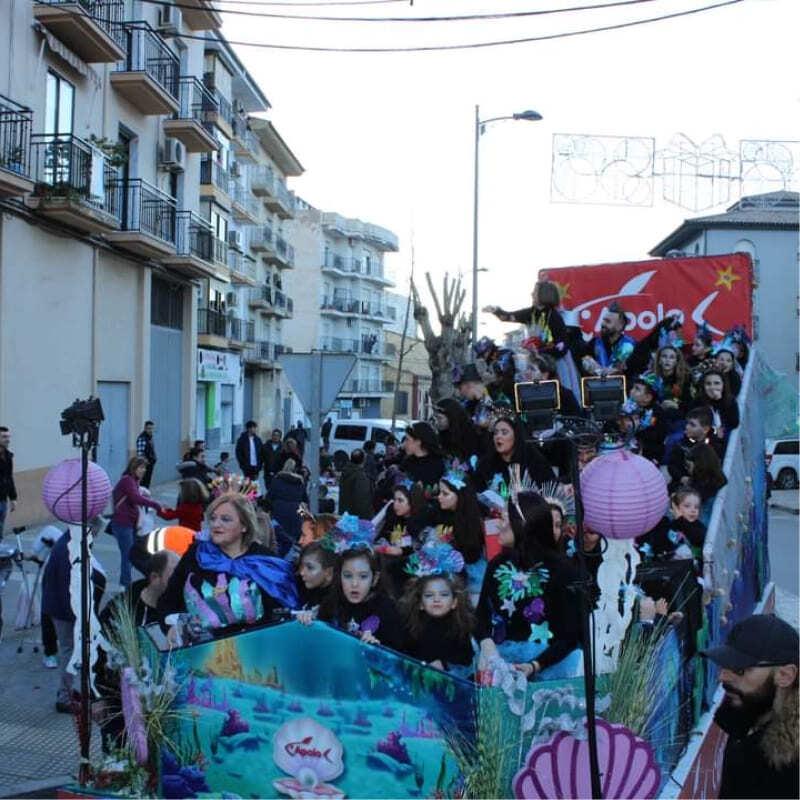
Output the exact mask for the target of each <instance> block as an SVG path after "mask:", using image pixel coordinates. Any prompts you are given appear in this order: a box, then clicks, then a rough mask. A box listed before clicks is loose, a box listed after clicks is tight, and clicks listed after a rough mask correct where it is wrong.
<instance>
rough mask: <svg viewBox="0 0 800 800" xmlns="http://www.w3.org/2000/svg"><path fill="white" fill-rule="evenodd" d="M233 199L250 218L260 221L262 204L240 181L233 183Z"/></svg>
mask: <svg viewBox="0 0 800 800" xmlns="http://www.w3.org/2000/svg"><path fill="white" fill-rule="evenodd" d="M231 197H232V199H233V202H234V203H236V205H237V206H239V207H240V208H241V209H242V210H243V211H244V212H245V213H246V214H247V215H248V216H250V217H252V218H253V219H258V212H259V206H260V203H259V202H258V199H257V198H256V196H255V195H254V194H253V193H252V192H251V191H250V190H249V189H247V188H245V187H244V186H243V185H242V184H241V183H239V181H233V183H232V186H231Z"/></svg>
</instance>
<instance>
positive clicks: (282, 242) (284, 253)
mask: <svg viewBox="0 0 800 800" xmlns="http://www.w3.org/2000/svg"><path fill="white" fill-rule="evenodd" d="M275 252H276V253H277V254H278V255H279V256H280V258H281V260H282V261H283V262H284V263H286V264H290V265H294V247H292V245H290V244H289V243H288V242H287V241H286V239H284V238H283V237H282V236H281V235H280V234H278V235H277V236H276V237H275Z"/></svg>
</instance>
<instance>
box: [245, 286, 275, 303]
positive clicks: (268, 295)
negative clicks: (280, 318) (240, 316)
mask: <svg viewBox="0 0 800 800" xmlns="http://www.w3.org/2000/svg"><path fill="white" fill-rule="evenodd" d="M250 302H251V303H253V304H254V305H255V304H257V305H268V306H271V305H272V289H271V287H269V286H256V287H254V288H253V289H251V290H250Z"/></svg>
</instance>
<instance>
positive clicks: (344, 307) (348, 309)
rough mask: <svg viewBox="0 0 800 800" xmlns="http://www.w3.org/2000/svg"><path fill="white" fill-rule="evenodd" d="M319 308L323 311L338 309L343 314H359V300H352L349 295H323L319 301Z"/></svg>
mask: <svg viewBox="0 0 800 800" xmlns="http://www.w3.org/2000/svg"><path fill="white" fill-rule="evenodd" d="M320 308H321V309H322V310H323V311H325V310H329V311H340V312H342V313H343V314H359V313H361V311H360V310H361V301H360V300H353V299H352V298H350V297H342V296H338V295H334V296H333V297H324V298H323V299H322V302H321V303H320Z"/></svg>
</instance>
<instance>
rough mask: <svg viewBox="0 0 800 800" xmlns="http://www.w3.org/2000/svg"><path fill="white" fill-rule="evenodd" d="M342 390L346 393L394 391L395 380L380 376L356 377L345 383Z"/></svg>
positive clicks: (384, 392)
mask: <svg viewBox="0 0 800 800" xmlns="http://www.w3.org/2000/svg"><path fill="white" fill-rule="evenodd" d="M342 391H343V392H344V393H345V394H387V393H389V392H393V391H394V382H393V381H384V380H381V379H380V378H354V379H353V380H350V381H347V383H345V385H344V387H343V388H342Z"/></svg>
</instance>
